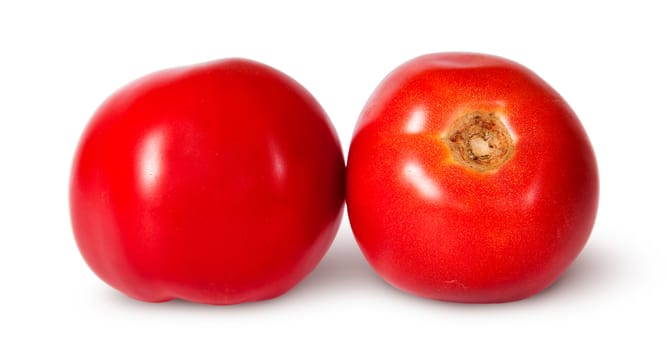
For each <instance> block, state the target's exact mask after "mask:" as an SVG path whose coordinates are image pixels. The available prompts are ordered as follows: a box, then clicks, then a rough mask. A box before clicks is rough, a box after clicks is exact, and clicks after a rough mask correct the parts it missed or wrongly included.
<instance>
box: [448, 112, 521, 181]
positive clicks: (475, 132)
mask: <svg viewBox="0 0 666 350" xmlns="http://www.w3.org/2000/svg"><path fill="white" fill-rule="evenodd" d="M445 141H446V144H447V146H448V147H449V150H450V151H451V156H452V157H453V160H454V161H455V162H456V163H459V164H461V165H464V166H466V167H468V168H470V169H473V170H476V171H479V172H488V171H493V170H497V169H499V168H500V167H501V166H502V164H504V163H505V162H506V161H507V160H509V158H510V157H511V155H512V153H513V146H514V141H513V139H512V138H511V134H510V133H509V130H508V129H507V128H506V125H504V123H503V122H502V120H501V119H500V118H498V117H497V115H495V113H493V112H487V111H473V112H470V113H467V114H464V115H462V116H460V117H458V118H457V119H456V120H455V121H454V122H453V124H451V126H450V127H449V129H448V130H447V132H446V134H445Z"/></svg>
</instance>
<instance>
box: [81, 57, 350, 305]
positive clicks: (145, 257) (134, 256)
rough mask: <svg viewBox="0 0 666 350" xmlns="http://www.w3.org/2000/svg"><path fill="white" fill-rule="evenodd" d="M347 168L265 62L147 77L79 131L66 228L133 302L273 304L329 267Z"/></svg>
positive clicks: (322, 120)
mask: <svg viewBox="0 0 666 350" xmlns="http://www.w3.org/2000/svg"><path fill="white" fill-rule="evenodd" d="M344 176H345V167H344V158H343V154H342V149H341V146H340V142H339V140H338V137H337V135H336V133H335V130H334V128H333V126H332V124H331V123H330V121H329V119H328V117H327V116H326V114H325V112H324V110H323V109H322V108H321V107H320V105H319V104H318V103H317V102H316V100H315V99H314V98H313V97H312V96H311V95H310V94H309V93H308V92H307V91H306V90H305V89H304V88H303V87H302V86H300V85H299V84H298V83H297V82H295V81H294V80H292V79H291V78H289V77H288V76H286V75H285V74H283V73H281V72H279V71H277V70H275V69H273V68H270V67H268V66H265V65H263V64H260V63H257V62H253V61H249V60H244V59H225V60H219V61H213V62H209V63H204V64H198V65H192V66H187V67H180V68H173V69H168V70H164V71H160V72H157V73H153V74H150V75H148V76H146V77H143V78H141V79H139V80H137V81H135V82H133V83H131V84H129V85H127V86H125V87H124V88H122V89H121V90H119V91H118V92H116V93H115V94H114V95H112V96H111V97H110V98H109V99H108V100H107V101H106V102H105V103H104V104H103V105H102V106H101V107H100V108H99V109H98V110H97V112H96V113H95V115H94V116H93V118H92V120H91V121H90V122H89V124H88V126H87V128H86V129H85V131H84V133H83V135H82V137H81V140H80V143H79V145H78V149H77V151H76V155H75V158H74V161H73V166H72V172H71V180H70V209H71V210H70V211H71V221H72V227H73V231H74V235H75V238H76V242H77V244H78V247H79V249H80V251H81V254H82V255H83V257H84V259H85V261H86V262H87V263H88V265H89V266H90V267H91V268H92V270H93V271H94V272H95V273H96V274H97V275H98V276H99V277H100V278H101V279H102V280H104V281H106V282H107V283H108V284H109V285H111V286H113V287H115V288H116V289H118V290H120V291H121V292H123V293H125V294H127V295H128V296H130V297H133V298H136V299H139V300H143V301H151V302H159V301H166V300H170V299H172V298H182V299H186V300H190V301H194V302H200V303H208V304H234V303H241V302H246V301H255V300H262V299H267V298H272V297H276V296H278V295H281V294H283V293H285V292H286V291H287V290H289V289H290V288H292V287H293V286H294V285H295V284H297V283H298V282H299V281H300V280H301V279H303V278H304V276H306V275H307V274H308V273H309V272H310V271H311V270H313V268H314V267H315V266H316V265H317V263H318V262H319V261H320V260H321V258H322V256H323V255H324V254H325V252H326V251H327V249H328V248H329V246H330V244H331V242H332V240H333V238H334V236H335V233H336V231H337V228H338V225H339V223H340V218H341V215H342V205H343V201H344Z"/></svg>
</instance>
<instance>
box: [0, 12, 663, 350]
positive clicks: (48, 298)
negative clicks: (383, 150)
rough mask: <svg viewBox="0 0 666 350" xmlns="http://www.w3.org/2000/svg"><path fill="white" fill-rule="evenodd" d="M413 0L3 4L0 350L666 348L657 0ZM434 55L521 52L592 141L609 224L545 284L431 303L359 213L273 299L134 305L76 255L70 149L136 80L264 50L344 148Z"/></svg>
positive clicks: (264, 57) (601, 219) (515, 55)
mask: <svg viewBox="0 0 666 350" xmlns="http://www.w3.org/2000/svg"><path fill="white" fill-rule="evenodd" d="M367 3H369V1H368V2H367ZM408 3H409V4H407V2H405V3H404V4H393V3H391V4H389V3H380V2H379V1H378V2H377V3H376V4H353V5H351V2H350V4H346V3H336V2H333V1H330V2H317V1H312V2H308V3H306V2H304V3H295V2H290V1H273V2H267V3H255V2H251V1H233V2H229V3H226V2H224V1H219V2H210V3H199V2H196V1H187V2H185V1H183V2H182V3H176V2H169V1H160V2H157V1H156V2H154V3H146V2H141V3H140V2H120V1H111V2H107V3H103V2H93V1H89V2H84V1H81V2H71V1H43V2H35V1H15V2H13V3H12V2H11V1H3V2H2V4H0V167H1V168H0V320H1V321H2V324H1V325H0V348H2V349H15V348H36V347H37V346H40V347H41V348H45V347H47V346H48V347H49V348H51V347H54V346H59V347H64V346H67V347H68V348H77V347H81V348H82V347H86V348H110V349H117V348H139V347H144V348H157V349H168V348H181V349H182V348H188V349H197V348H223V347H224V348H227V349H236V348H252V347H255V348H269V347H270V348H274V347H277V348H281V347H290V348H321V347H325V348H344V347H347V348H372V349H377V348H385V347H387V346H391V347H394V346H395V347H396V348H398V347H400V348H410V349H412V348H423V347H428V348H442V349H457V348H475V347H486V348H487V347H491V346H492V347H493V348H505V347H506V348H508V347H512V348H514V347H515V348H563V347H573V348H582V347H583V346H595V348H596V347H601V346H603V345H606V346H609V345H617V346H618V348H629V347H631V348H661V349H664V347H665V346H666V341H665V340H664V335H663V331H664V324H666V322H665V321H664V314H665V312H666V307H665V306H666V302H665V301H664V299H665V298H666V274H665V273H664V266H666V254H665V253H664V249H665V246H666V238H665V237H666V229H664V217H666V212H665V209H666V205H665V204H664V198H665V197H666V188H665V187H666V186H665V185H664V180H663V179H664V171H663V169H664V168H663V166H662V164H663V163H664V154H665V153H664V149H665V147H666V136H664V128H665V127H666V122H665V119H666V113H665V109H664V104H666V94H665V92H666V69H665V68H664V64H666V54H665V53H664V51H663V50H664V45H665V44H666V41H665V40H666V25H665V24H664V23H666V22H665V21H664V18H663V17H664V13H665V12H664V11H663V10H661V9H660V8H658V7H657V5H649V4H652V3H653V4H658V3H659V2H658V1H654V2H652V3H648V2H642V1H626V2H616V3H612V4H611V3H608V2H601V1H600V2H591V1H590V2H588V3H592V4H585V3H584V2H582V1H575V2H567V1H557V2H551V3H550V4H546V3H545V2H544V3H539V2H526V3H525V4H521V3H517V2H514V1H495V2H488V3H478V2H474V1H451V2H447V1H433V2H431V3H426V2H419V1H409V2H408ZM437 51H477V52H486V53H493V54H496V55H501V56H505V57H507V58H511V59H513V60H516V61H518V62H521V63H523V64H524V65H526V66H528V67H530V68H531V69H532V70H534V71H535V72H537V73H538V74H539V75H540V76H541V77H542V78H544V79H545V80H546V81H548V82H549V83H550V84H551V85H552V86H553V87H555V88H556V89H557V90H558V91H559V92H560V93H561V94H562V95H563V96H564V98H565V99H567V100H568V102H569V103H570V104H571V106H572V107H573V108H574V110H576V112H577V113H578V115H579V117H580V118H581V120H582V122H583V124H584V125H585V127H586V129H587V131H588V134H589V136H590V138H591V139H592V142H593V145H594V147H595V150H596V152H597V157H598V161H599V166H600V174H601V184H602V192H601V203H600V208H599V215H598V218H597V224H596V227H595V229H594V231H593V234H592V237H591V240H590V241H589V243H588V245H587V247H586V248H585V250H584V251H583V253H582V254H581V256H580V257H579V258H578V259H577V260H576V261H575V263H574V264H573V265H572V266H571V268H570V269H569V270H568V272H567V273H566V274H565V275H564V276H563V277H562V278H561V279H560V280H559V282H557V283H556V284H555V285H554V286H553V287H552V288H550V289H548V290H546V291H545V292H543V293H541V294H539V295H537V296H535V297H533V298H530V299H527V300H524V301H520V302H515V303H508V304H498V305H461V304H452V303H442V302H436V301H430V300H424V299H419V298H416V297H413V296H410V295H407V294H404V293H402V292H399V291H396V290H394V289H393V288H391V287H389V286H387V285H386V284H385V283H384V282H382V281H381V279H379V278H378V277H376V276H375V275H374V273H373V271H372V270H371V269H370V268H369V267H368V265H367V264H366V263H365V261H364V259H363V257H362V256H361V254H360V252H359V250H358V248H357V247H356V245H355V242H354V240H353V238H352V234H351V231H350V228H349V224H348V223H347V222H346V221H345V222H344V223H343V225H342V227H341V229H340V231H339V234H338V237H337V239H336V241H335V243H334V245H333V247H332V249H331V250H330V251H329V254H328V255H327V256H326V257H325V258H324V260H323V261H322V263H321V264H320V265H319V267H318V268H317V269H316V270H315V271H314V272H313V273H312V274H311V275H310V276H309V277H308V278H307V279H306V280H304V281H303V282H302V283H301V284H299V285H298V286H297V287H296V288H294V289H293V290H292V291H290V292H289V293H288V294H286V295H284V296H282V297H280V298H278V299H274V300H271V301H266V302H260V303H252V304H245V305H237V306H229V307H213V306H206V305H197V304H192V303H187V302H182V301H175V302H170V303H163V304H147V303H141V302H137V301H133V300H130V299H129V298H127V297H125V296H124V295H122V294H120V293H118V292H116V291H114V290H112V289H111V288H109V287H107V286H106V285H105V284H104V283H102V282H101V281H100V280H99V279H98V278H97V277H96V276H95V275H94V274H93V273H92V272H91V271H90V270H89V269H88V267H87V266H86V265H85V263H84V261H83V259H82V258H81V257H80V255H79V253H78V251H77V248H76V246H75V243H74V239H73V236H72V233H71V229H70V226H69V213H68V207H67V185H68V176H69V167H70V163H71V158H72V155H73V152H74V148H75V145H76V142H77V140H78V137H79V134H80V132H81V131H82V129H83V127H84V125H85V123H86V121H87V119H88V118H89V117H90V115H91V114H92V112H93V111H94V110H95V108H96V107H97V106H98V105H99V104H100V103H101V102H102V100H103V99H104V98H106V97H107V96H108V95H109V94H110V93H111V92H112V91H114V90H115V89H116V88H118V87H120V86H121V85H123V84H125V83H126V82H129V81H130V80H132V79H135V78H137V77H139V76H141V75H144V74H146V73H148V72H151V71H154V70H157V69H162V68H167V67H172V66H177V65H183V64H190V63H197V62H202V61H208V60H212V59H217V58H222V57H229V56H243V57H248V58H252V59H255V60H259V61H262V62H264V63H267V64H269V65H272V66H274V67H276V68H278V69H280V70H282V71H283V72H285V73H287V74H289V75H291V76H292V77H294V78H295V79H296V80H298V81H299V82H300V83H301V84H303V85H304V86H305V87H306V88H307V89H309V90H310V92H311V93H312V94H313V95H314V96H316V97H317V99H318V100H319V102H320V103H321V104H322V105H323V107H324V108H325V109H326V111H327V112H328V114H329V116H330V118H331V119H332V121H333V123H334V124H335V126H336V128H337V130H338V132H339V135H340V138H341V140H342V143H343V147H344V149H345V153H346V150H347V148H348V145H349V141H350V137H351V133H352V130H353V125H354V122H355V119H356V117H357V116H358V113H359V112H360V110H361V108H362V106H363V104H364V103H365V100H366V99H367V97H368V96H369V95H370V93H371V92H372V90H373V89H374V88H375V86H376V85H377V84H378V83H379V81H380V80H381V79H382V78H383V77H384V75H386V74H387V73H388V72H389V71H390V70H392V69H393V68H395V67H396V66H397V65H399V64H400V63H402V62H404V61H406V60H408V59H410V58H413V57H415V56H418V55H421V54H425V53H429V52H437Z"/></svg>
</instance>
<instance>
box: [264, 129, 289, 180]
mask: <svg viewBox="0 0 666 350" xmlns="http://www.w3.org/2000/svg"><path fill="white" fill-rule="evenodd" d="M268 153H269V156H270V159H271V167H272V169H271V170H272V175H273V180H274V181H275V182H276V184H277V185H278V186H280V187H282V186H285V184H286V181H287V162H286V160H285V158H284V152H283V150H282V148H281V147H280V145H279V143H278V142H277V141H275V140H270V141H269V142H268Z"/></svg>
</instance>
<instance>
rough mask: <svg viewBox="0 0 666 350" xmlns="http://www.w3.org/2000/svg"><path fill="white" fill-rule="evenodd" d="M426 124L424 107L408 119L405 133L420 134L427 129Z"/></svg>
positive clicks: (416, 110)
mask: <svg viewBox="0 0 666 350" xmlns="http://www.w3.org/2000/svg"><path fill="white" fill-rule="evenodd" d="M425 124H426V112H425V109H423V107H420V106H418V107H416V108H414V110H413V111H412V114H411V115H410V116H409V118H408V119H407V123H406V125H405V132H406V133H408V134H418V133H420V132H421V131H423V129H424V128H425Z"/></svg>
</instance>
